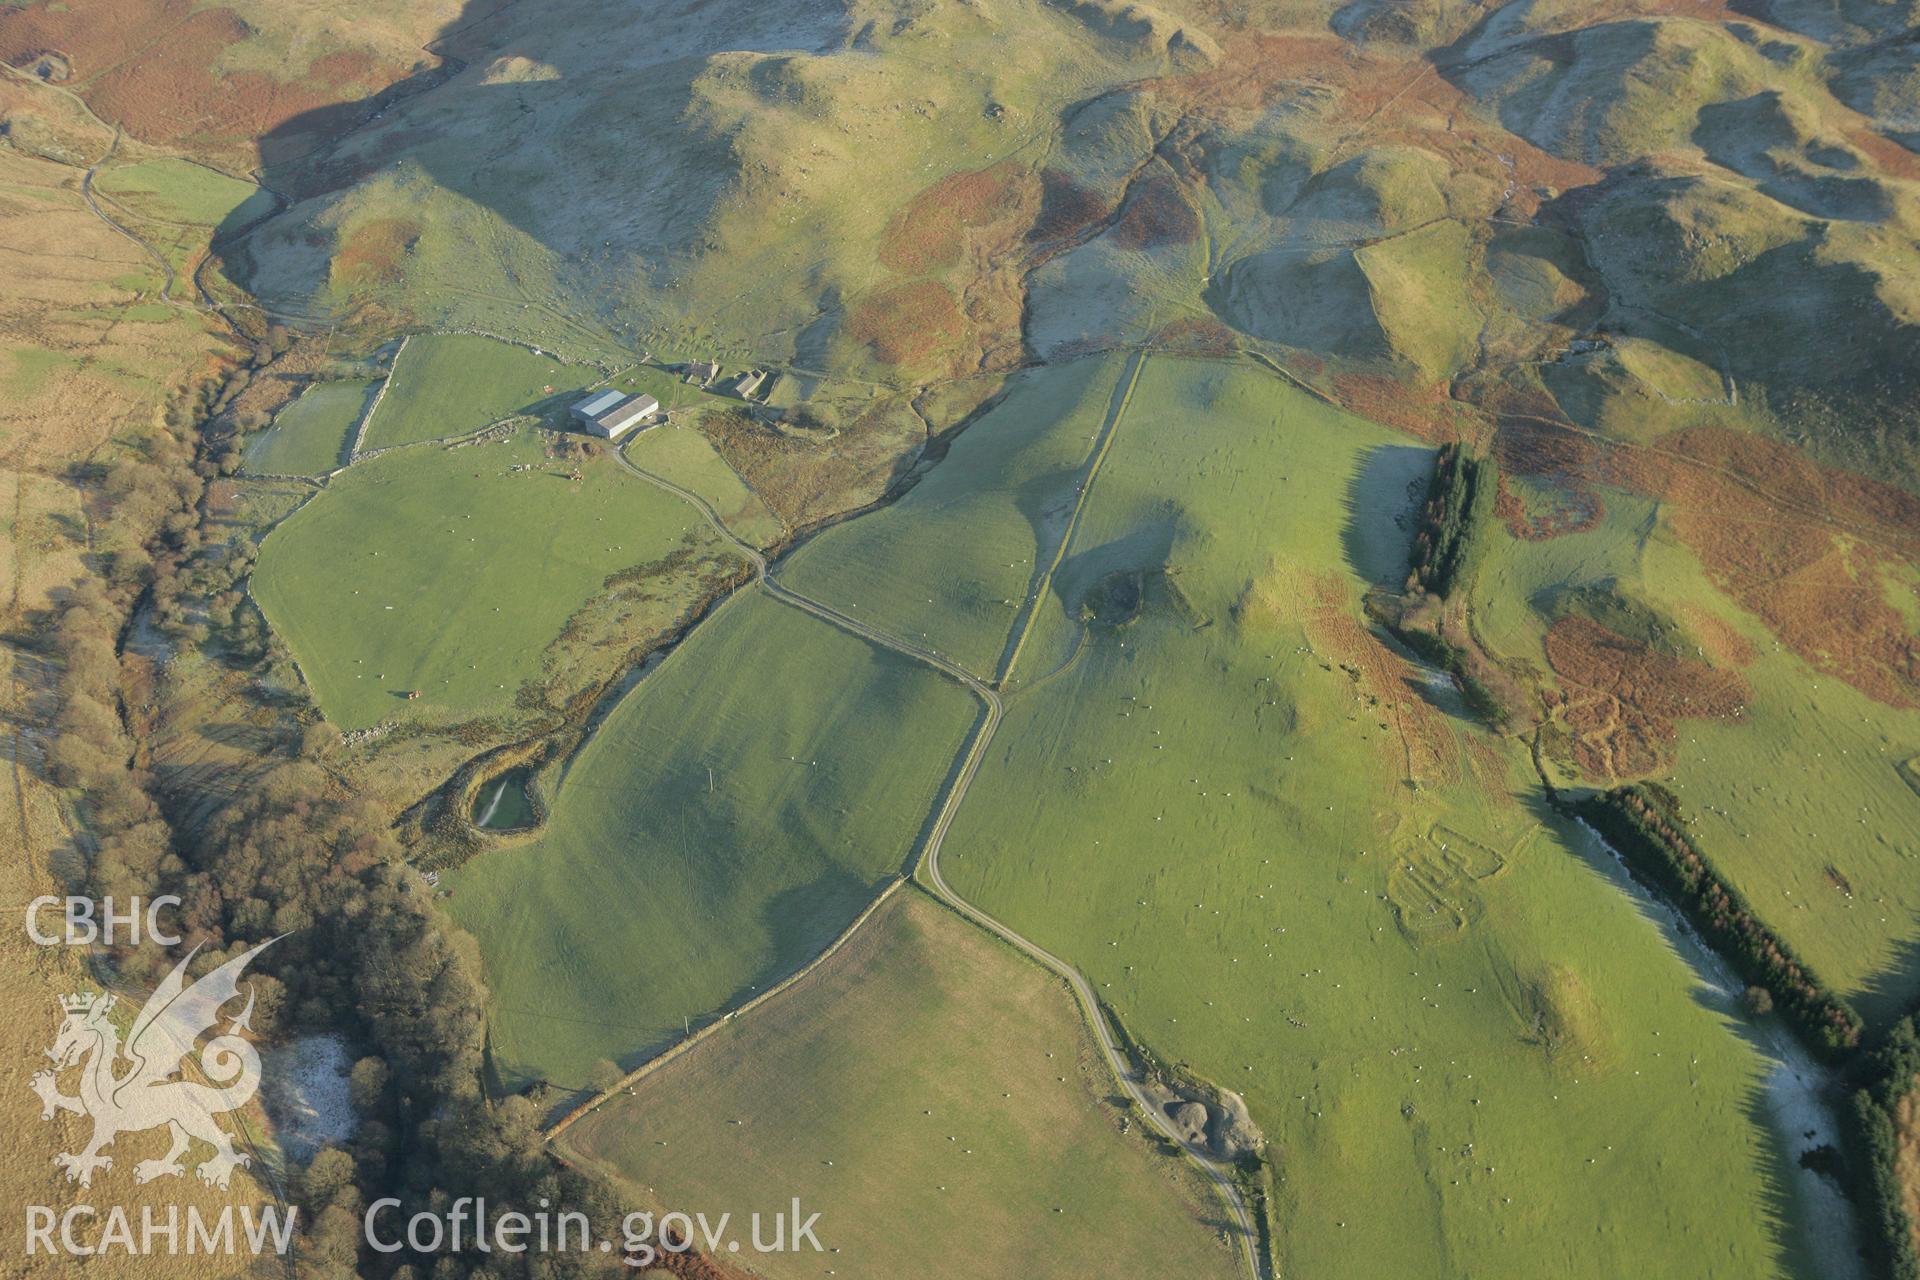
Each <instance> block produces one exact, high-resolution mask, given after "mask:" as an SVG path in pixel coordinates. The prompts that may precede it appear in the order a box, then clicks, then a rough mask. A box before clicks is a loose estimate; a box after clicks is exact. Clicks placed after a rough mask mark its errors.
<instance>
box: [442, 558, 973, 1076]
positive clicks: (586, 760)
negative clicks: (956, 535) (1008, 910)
mask: <svg viewBox="0 0 1920 1280" xmlns="http://www.w3.org/2000/svg"><path fill="white" fill-rule="evenodd" d="M974 714H975V712H974V702H973V699H972V697H971V696H970V695H968V694H967V693H966V692H965V690H963V689H962V688H960V687H959V686H958V685H956V684H954V683H952V682H951V681H949V680H947V679H946V678H944V677H941V676H938V675H934V674H932V673H931V672H930V671H929V670H928V669H927V668H926V667H924V666H922V665H920V664H918V663H915V662H913V661H911V660H909V659H906V658H903V657H900V656H898V655H895V654H893V653H891V652H890V651H883V650H876V649H874V648H873V647H871V646H869V645H868V644H867V643H866V642H864V641H861V640H856V639H853V638H852V637H849V636H847V635H846V634H844V633H842V632H840V631H837V630H835V629H834V628H832V627H831V626H829V625H827V624H826V623H823V622H820V621H817V620H816V619H814V618H812V617H809V616H808V615H806V614H803V613H800V612H798V611H796V610H794V609H791V608H789V607H787V606H785V605H781V604H777V603H775V602H773V601H772V600H771V599H769V598H767V597H766V596H764V595H761V594H758V593H755V594H752V595H748V596H746V597H744V598H741V599H738V600H736V601H733V602H731V603H729V604H728V605H726V606H725V607H724V608H723V609H722V610H721V611H720V612H719V613H718V614H717V615H715V616H714V617H713V618H711V619H709V620H708V621H707V622H706V623H704V624H703V625H702V626H701V627H700V629H699V630H698V631H696V632H695V633H694V634H693V636H692V637H690V638H689V639H688V640H687V641H686V642H685V643H684V644H682V645H681V646H680V647H679V648H678V649H676V650H675V651H674V652H673V653H672V654H671V655H669V657H668V658H667V659H666V661H665V662H664V663H663V664H662V665H661V666H660V667H659V668H658V669H657V670H655V671H654V672H653V673H651V674H650V675H648V676H647V678H646V679H645V680H644V681H643V682H642V683H641V685H640V686H639V687H638V689H636V690H635V691H634V692H633V693H632V694H630V695H629V696H628V697H627V698H626V699H625V701H623V702H622V703H621V704H620V705H619V706H618V707H617V708H616V709H615V710H614V711H613V712H612V713H611V714H610V715H609V716H608V718H607V719H606V720H605V721H604V722H603V723H602V725H601V726H600V728H599V729H598V730H597V731H596V733H595V734H594V736H593V737H592V738H591V739H590V740H589V741H588V743H587V745H586V746H585V747H584V748H582V749H581V751H580V753H579V755H578V756H577V757H576V758H575V759H574V760H573V761H572V762H571V764H570V766H569V768H568V770H567V772H566V774H565V776H564V777H563V778H562V780H561V781H560V783H559V785H558V788H557V792H556V794H554V795H553V796H552V802H551V815H550V817H549V818H548V821H547V825H546V827H545V828H544V829H543V830H542V832H541V833H540V835H539V836H538V838H537V839H535V840H534V841H532V842H531V843H530V844H527V845H525V846H523V847H519V848H514V849H510V850H503V851H500V852H494V853H486V854H483V855H481V856H480V857H479V858H477V859H475V860H474V861H472V862H469V863H468V864H466V865H465V866H464V867H462V868H461V869H460V870H459V871H458V872H456V873H454V874H453V875H452V876H451V877H450V880H449V882H450V884H451V885H452V887H453V890H454V896H453V898H452V901H451V903H450V904H449V905H450V909H451V911H452V912H453V915H454V917H455V918H456V919H457V920H458V921H459V922H460V924H461V925H462V926H463V927H465V928H467V929H469V930H471V931H472V932H473V933H474V935H475V936H476V937H477V938H478V939H479V940H480V948H481V952H482V954H483V956H484V958H485V962H486V973H487V981H488V984H489V985H490V986H491V987H492V989H493V993H494V999H495V1006H494V1022H493V1034H492V1045H493V1052H494V1056H495V1060H496V1062H497V1063H498V1065H499V1067H500V1069H501V1071H502V1073H503V1075H504V1076H505V1077H506V1078H508V1079H509V1080H515V1081H519V1080H525V1079H528V1078H530V1077H543V1078H547V1079H551V1080H554V1081H556V1082H558V1083H561V1084H563V1085H566V1086H569V1087H577V1086H579V1085H580V1084H581V1083H583V1081H584V1080H585V1078H586V1076H587V1072H588V1070H589V1069H590V1068H591V1067H592V1065H593V1064H594V1063H595V1062H596V1061H598V1060H599V1059H602V1058H613V1059H617V1060H622V1061H626V1062H632V1061H637V1060H639V1059H640V1058H643V1057H645V1056H647V1055H648V1054H650V1053H651V1052H653V1051H657V1050H658V1049H660V1048H662V1047H664V1046H665V1045H666V1044H667V1043H669V1042H671V1041H672V1040H675V1039H678V1038H679V1036H680V1035H681V1033H682V1030H683V1027H684V1025H685V1023H686V1020H687V1019H692V1020H693V1023H694V1025H696V1026H697V1025H698V1024H699V1023H700V1022H701V1021H703V1020H707V1019H709V1018H710V1017H711V1016H712V1014H713V1013H714V1012H715V1011H716V1010H719V1009H722V1008H724V1007H726V1006H727V1005H729V1004H732V1003H735V1002H737V1001H739V1000H742V999H745V998H747V997H750V996H751V995H752V994H753V991H754V989H755V988H756V987H765V986H767V985H769V984H770V983H772V982H774V981H777V980H778V979H779V978H781V977H783V976H785V975H786V974H787V973H790V972H792V971H793V970H795V969H798V968H799V967H800V966H801V965H803V964H805V963H806V962H807V961H808V960H810V959H812V958H813V957H814V956H815V955H817V954H819V952H820V951H821V950H822V949H823V948H824V947H825V946H826V944H827V943H828V942H829V941H830V940H831V939H832V938H833V937H834V936H835V935H836V934H838V933H839V932H840V931H841V930H842V929H844V928H845V927H846V925H847V923H848V922H849V921H850V920H852V919H853V917H854V916H855V915H857V914H858V913H859V911H860V910H861V909H862V908H863V907H864V906H866V904H867V903H868V902H869V901H871V900H872V897H873V895H874V894H875V893H876V892H878V890H879V887H880V884H881V882H882V881H884V880H885V879H886V878H887V877H888V876H889V875H891V874H894V873H897V872H898V871H900V869H901V868H902V867H903V866H904V865H905V862H906V859H907V856H908V854H909V852H910V851H911V850H912V848H913V846H914V843H915V841H916V839H917V837H918V833H919V830H920V826H921V824H922V823H923V822H924V821H925V819H926V816H927V813H928V811H929V810H930V809H931V807H932V804H933V796H934V792H935V790H936V789H937V787H938V786H939V784H940V782H941V780H942V779H943V778H944V777H945V776H946V773H947V769H948V766H949V764H950V763H951V761H952V759H953V756H954V753H955V752H956V751H957V749H958V747H959V743H960V739H961V736H962V735H963V734H964V732H965V731H966V729H967V728H968V726H969V725H971V724H972V722H973V719H974Z"/></svg>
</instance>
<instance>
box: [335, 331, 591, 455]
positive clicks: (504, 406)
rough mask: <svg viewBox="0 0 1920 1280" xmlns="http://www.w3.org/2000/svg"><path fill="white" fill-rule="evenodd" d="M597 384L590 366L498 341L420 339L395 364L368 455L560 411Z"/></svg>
mask: <svg viewBox="0 0 1920 1280" xmlns="http://www.w3.org/2000/svg"><path fill="white" fill-rule="evenodd" d="M599 376H600V375H599V372H598V371H597V370H596V369H594V368H592V367H591V366H587V365H570V364H565V363H562V362H561V361H559V360H557V359H555V358H554V357H552V356H543V355H538V354H536V353H535V352H533V351H530V350H528V349H527V348H526V347H518V346H514V345H512V344H510V343H505V342H496V341H495V340H493V339H492V338H481V337H476V336H474V335H472V334H465V333H452V334H442V333H429V334H420V335H416V336H415V337H413V338H412V339H410V340H409V341H408V342H407V345H406V347H405V349H404V350H402V351H401V352H400V355H399V357H398V358H397V359H395V361H394V364H393V372H392V374H391V375H390V377H389V379H388V383H387V392H386V395H385V396H383V397H382V398H381V400H380V408H379V409H378V410H377V411H376V412H375V413H374V415H373V420H372V421H371V422H369V423H368V424H367V438H366V440H365V442H364V444H363V446H362V447H363V448H367V449H384V448H386V447H388V446H389V445H396V444H409V443H411V442H413V441H417V440H438V439H441V438H442V437H445V436H456V435H464V434H465V433H467V432H469V431H478V430H479V429H480V428H481V427H484V426H486V425H487V424H489V423H492V422H498V421H499V420H500V419H502V418H507V417H511V416H513V415H514V414H517V413H529V412H534V411H535V410H536V409H537V408H551V409H556V410H557V409H562V408H564V407H565V406H566V404H568V403H569V402H570V401H571V400H573V399H575V398H576V396H575V394H574V393H576V392H578V391H579V390H580V389H581V388H582V387H584V386H586V385H587V384H588V383H590V382H593V381H594V380H595V379H597V378H598V377H599ZM548 387H552V388H553V390H552V391H548V390H547V388H548Z"/></svg>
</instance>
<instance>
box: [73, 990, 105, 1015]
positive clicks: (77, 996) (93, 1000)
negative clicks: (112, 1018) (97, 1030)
mask: <svg viewBox="0 0 1920 1280" xmlns="http://www.w3.org/2000/svg"><path fill="white" fill-rule="evenodd" d="M112 1003H113V997H112V996H103V995H101V994H100V993H99V992H97V991H80V992H76V993H74V994H73V995H70V996H61V997H60V1007H61V1008H62V1009H65V1010H66V1011H67V1012H68V1013H89V1012H91V1011H92V1009H93V1006H94V1005H95V1004H98V1005H99V1006H100V1007H101V1008H103V1009H104V1008H106V1007H107V1006H108V1005H110V1004H112Z"/></svg>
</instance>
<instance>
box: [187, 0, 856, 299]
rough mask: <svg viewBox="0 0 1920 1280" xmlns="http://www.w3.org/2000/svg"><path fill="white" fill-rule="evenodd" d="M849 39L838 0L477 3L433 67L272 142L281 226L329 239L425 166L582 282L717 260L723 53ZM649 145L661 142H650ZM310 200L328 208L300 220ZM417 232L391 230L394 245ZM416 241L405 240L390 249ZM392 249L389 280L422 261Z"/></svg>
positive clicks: (278, 133) (803, 47)
mask: <svg viewBox="0 0 1920 1280" xmlns="http://www.w3.org/2000/svg"><path fill="white" fill-rule="evenodd" d="M852 36H853V14H852V13H851V12H850V11H848V10H847V9H846V8H844V7H842V6H839V5H835V4H827V5H817V6H793V7H790V8H787V9H778V10H776V9H772V8H769V7H767V6H763V5H759V4H757V3H755V0H667V3H664V4H656V5H648V6H632V5H625V4H619V3H611V2H609V0H562V3H559V4H555V5H551V6H544V7H543V13H542V15H541V17H540V18H539V19H538V20H534V19H533V18H531V17H529V16H528V13H527V11H526V9H525V7H524V6H518V5H514V4H511V3H503V2H502V0H467V2H466V3H465V4H464V5H463V6H462V7H461V9H460V12H459V13H458V14H456V15H455V16H454V17H453V18H451V19H450V20H449V21H447V22H446V23H444V24H443V25H442V26H441V27H440V29H439V30H438V31H437V32H436V33H435V34H434V36H433V37H432V38H431V39H429V40H427V41H426V43H425V44H424V45H423V46H422V49H423V53H424V54H426V55H431V56H423V57H422V58H421V59H420V61H419V62H417V63H416V64H415V67H414V70H413V72H412V74H410V75H408V76H406V77H404V78H402V79H400V80H398V81H396V82H394V83H392V84H390V85H388V86H387V87H386V88H384V89H382V90H380V91H379V92H377V93H374V94H371V95H368V96H365V97H362V98H359V99H356V100H349V101H343V102H336V103H333V104H330V105H327V106H324V107H319V108H316V109H313V110H310V111H306V112H303V113H300V114H298V115H295V116H293V117H291V118H289V119H288V120H286V121H285V122H284V123H282V124H280V125H279V126H277V127H276V128H274V129H273V130H271V131H270V132H268V133H267V134H265V135H264V136H263V137H262V138H261V139H260V140H259V150H260V156H261V167H260V170H259V173H258V176H259V181H260V183H261V185H262V186H263V187H265V188H266V189H267V190H268V191H269V192H272V193H274V194H275V195H276V196H277V197H279V198H280V199H281V200H283V201H285V202H286V207H285V209H284V210H282V211H281V215H280V216H295V217H303V218H305V219H306V226H307V229H308V230H309V231H310V232H311V233H314V234H318V235H322V236H325V235H328V234H332V232H331V231H330V228H331V227H332V225H333V223H334V221H335V220H334V218H333V217H332V216H331V214H330V213H329V212H328V211H327V210H326V208H325V206H326V205H330V204H334V203H335V202H336V201H337V200H338V198H339V197H340V196H341V195H342V193H344V192H345V191H347V190H348V189H349V188H351V187H353V186H354V185H355V184H357V183H361V182H363V181H365V180H366V179H369V178H372V177H373V176H375V175H376V174H381V173H383V172H392V171H394V170H395V169H396V168H401V167H405V168H417V169H418V170H419V171H420V172H421V173H423V174H424V175H425V177H426V178H427V179H429V180H430V181H431V182H432V183H433V184H434V185H436V186H437V187H439V188H442V189H444V190H446V191H448V192H451V193H453V194H455V195H457V196H459V197H461V198H463V199H465V200H467V201H471V202H473V203H474V204H475V205H478V206H481V207H483V208H485V209H486V210H487V211H488V212H489V213H490V214H492V215H494V216H496V217H498V218H500V219H501V220H502V221H503V222H505V223H507V224H508V225H510V226H512V227H514V228H515V229H516V230H518V231H520V232H523V233H524V234H526V235H527V236H529V237H530V238H531V239H532V240H534V241H536V242H538V243H539V244H541V245H543V246H545V247H546V248H547V249H548V250H550V251H552V252H553V253H555V254H557V255H559V256H560V257H561V258H562V259H565V260H566V261H567V263H568V266H569V268H570V269H573V270H576V271H580V272H583V273H587V272H591V273H595V274H596V275H597V276H599V277H600V278H603V279H607V280H612V279H615V278H617V277H618V276H620V275H621V274H626V273H631V272H632V271H634V270H636V269H637V270H639V271H640V272H643V273H658V272H662V271H670V270H672V267H671V265H670V264H671V263H672V262H673V261H674V260H675V259H676V258H677V257H679V256H680V255H684V254H691V253H697V252H699V251H700V250H701V249H702V247H703V244H704V240H705V237H706V228H707V226H708V223H709V222H710V220H711V217H712V215H713V213H714V211H715V210H716V209H717V208H718V207H719V206H720V204H721V203H722V202H723V201H724V200H725V199H727V198H728V196H729V195H730V194H731V193H732V191H733V190H734V186H735V179H736V170H737V167H738V165H737V160H736V158H735V157H734V156H733V154H732V145H733V144H732V139H731V138H730V137H728V136H726V134H725V133H724V132H723V131H720V130H717V129H714V128H711V127H708V126H707V122H706V121H705V120H704V118H703V112H702V109H701V108H702V105H703V103H705V102H706V101H707V99H706V98H705V97H703V93H704V92H706V90H703V89H702V87H701V82H702V81H703V79H705V78H706V77H708V76H709V75H710V73H711V66H712V63H711V56H712V55H717V54H723V53H726V54H736V53H746V54H764V55H776V57H775V58H774V59H773V61H775V62H777V61H778V59H777V55H779V54H783V53H827V52H832V51H837V50H839V49H843V48H845V47H846V46H847V44H848V42H849V41H850V40H851V38H852ZM470 70H472V71H474V72H475V74H471V75H470V74H467V73H468V72H469V71H470ZM481 71H484V72H485V73H486V74H485V75H484V76H482V75H481V74H478V73H479V72H481ZM496 73H497V74H496ZM763 81H765V82H766V83H762V82H763ZM752 88H753V91H754V92H755V93H757V94H759V95H761V96H763V97H766V98H767V99H768V100H769V101H776V102H777V101H779V96H778V95H780V94H781V93H784V92H789V91H790V87H789V86H787V85H785V84H784V82H783V80H782V77H781V76H780V75H778V74H772V75H771V76H768V75H762V76H760V77H758V78H757V79H756V80H755V81H754V83H753V85H752ZM435 91H445V92H448V93H453V94H457V95H459V96H460V103H459V110H458V111H457V112H453V113H446V112H442V113H435V112H433V111H432V109H431V105H430V104H429V105H428V106H427V107H426V109H422V104H420V103H419V102H417V101H415V100H418V99H421V98H422V97H423V96H425V95H430V94H433V93H434V92H435ZM558 137H565V138H568V139H569V140H570V141H571V142H572V144H573V148H574V150H575V152H576V153H577V161H578V162H577V163H572V164H567V165H564V166H563V165H560V164H557V163H554V162H553V156H554V154H555V152H556V151H557V150H558V148H555V147H554V146H552V145H550V140H551V139H553V138H558ZM629 139H631V140H632V141H628V140H629ZM647 139H652V140H655V141H656V143H660V142H664V145H650V146H648V145H644V144H643V141H642V140H647ZM643 155H644V157H645V162H644V163H643V162H642V157H643ZM662 161H664V162H665V163H662ZM609 175H619V176H618V179H617V180H612V181H609ZM309 202H320V206H319V207H318V208H315V207H311V206H310V207H308V208H306V209H305V210H304V211H303V210H302V209H301V206H303V205H309ZM315 215H317V216H315ZM278 220H279V218H278V216H272V217H268V218H266V219H264V220H263V219H261V218H259V216H258V213H257V211H252V212H250V214H249V216H248V217H247V218H245V219H242V218H239V217H238V216H236V217H234V218H232V219H230V220H229V223H228V224H227V225H223V226H222V227H220V228H219V229H218V231H217V234H216V239H219V240H221V241H223V242H224V241H227V240H231V241H232V242H233V243H235V244H236V245H238V246H239V247H240V249H241V251H242V253H243V254H244V252H245V248H246V242H247V239H248V236H249V233H251V232H253V231H255V230H257V229H258V228H260V227H262V226H270V225H272V224H273V223H275V222H276V221H278ZM616 228H617V230H612V231H611V234H610V229H616ZM402 230H403V229H401V228H399V227H398V226H397V225H393V223H392V220H389V225H388V226H386V227H385V228H384V229H382V231H381V234H382V235H386V234H389V233H399V232H401V231H402ZM402 243H405V238H404V235H401V236H400V238H399V239H395V240H393V241H392V246H398V245H400V244H402ZM392 246H389V245H387V244H386V243H383V242H381V241H380V240H379V238H378V236H376V237H374V238H372V239H369V240H368V241H367V242H366V247H368V248H370V249H372V250H373V251H374V252H375V255H376V259H377V260H376V261H374V264H373V265H374V269H375V270H381V269H386V268H385V267H382V265H381V263H382V262H385V260H386V258H387V257H392V256H393V254H394V253H397V254H398V256H399V257H401V258H403V257H404V256H406V254H407V253H410V252H411V251H412V250H411V246H410V244H409V245H408V246H407V247H406V248H404V249H400V248H393V251H392V253H390V252H389V248H390V247H392ZM339 247H340V246H338V245H336V246H335V248H336V249H338V248H339ZM396 261H397V259H396ZM391 265H393V264H391V263H390V264H388V266H389V267H390V266H391ZM243 269H244V268H243ZM321 270H323V271H324V268H321ZM243 283H247V282H246V281H243Z"/></svg>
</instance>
